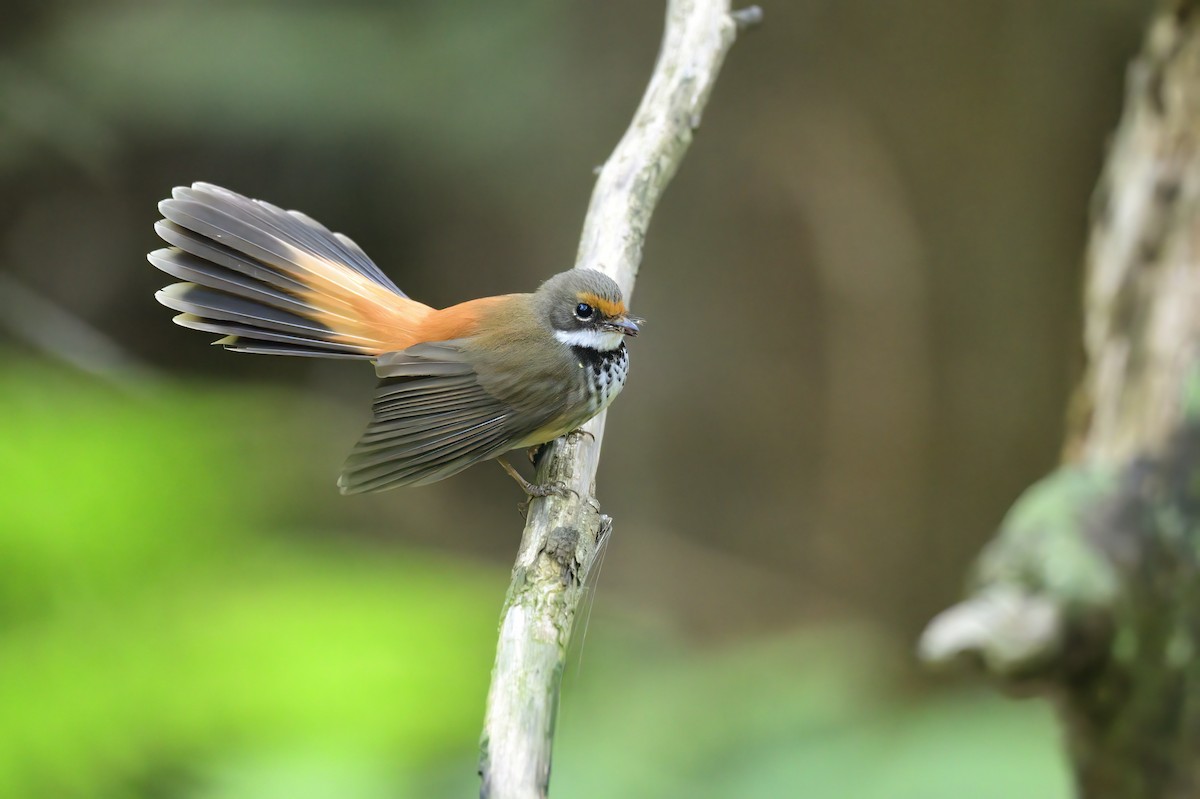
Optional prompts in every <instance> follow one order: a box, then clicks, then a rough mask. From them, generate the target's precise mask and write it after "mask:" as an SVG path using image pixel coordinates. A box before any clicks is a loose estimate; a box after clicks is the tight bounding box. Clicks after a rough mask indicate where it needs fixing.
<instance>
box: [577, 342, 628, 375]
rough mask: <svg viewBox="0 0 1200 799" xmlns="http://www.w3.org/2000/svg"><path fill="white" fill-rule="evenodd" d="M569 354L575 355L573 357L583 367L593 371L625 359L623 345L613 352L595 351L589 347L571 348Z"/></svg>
mask: <svg viewBox="0 0 1200 799" xmlns="http://www.w3.org/2000/svg"><path fill="white" fill-rule="evenodd" d="M571 352H573V353H575V357H576V358H578V359H579V362H580V363H582V364H583V365H584V366H587V367H590V368H591V369H592V370H594V371H599V370H602V369H606V368H608V366H609V365H610V364H612V363H614V362H616V361H619V360H621V359H623V358H624V357H625V344H624V342H622V344H621V346H619V347H617V348H616V349H615V350H596V349H592V348H591V347H580V346H574V347H571Z"/></svg>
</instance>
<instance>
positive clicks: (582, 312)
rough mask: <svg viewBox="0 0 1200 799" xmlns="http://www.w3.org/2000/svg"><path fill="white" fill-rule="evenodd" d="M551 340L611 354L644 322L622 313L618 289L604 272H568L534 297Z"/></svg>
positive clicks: (619, 290)
mask: <svg viewBox="0 0 1200 799" xmlns="http://www.w3.org/2000/svg"><path fill="white" fill-rule="evenodd" d="M534 301H535V303H536V305H537V308H538V312H539V313H540V314H541V315H542V318H544V319H546V320H547V321H548V323H549V325H550V329H551V330H553V331H554V337H555V338H557V339H558V340H559V341H561V342H562V343H564V344H568V345H570V346H572V347H586V348H588V349H592V350H598V351H600V352H610V351H612V350H615V349H617V348H618V347H620V346H621V344H622V342H623V341H624V339H625V337H626V336H636V335H637V334H638V325H639V324H640V323H641V322H642V321H643V320H641V319H638V318H637V317H635V316H630V315H629V313H628V312H627V311H626V310H625V300H624V298H623V297H622V296H621V287H620V286H618V285H617V284H616V281H614V280H613V279H612V278H610V277H609V276H608V275H606V274H604V273H603V272H597V271H596V270H594V269H570V270H568V271H566V272H562V273H561V274H557V275H555V276H554V277H552V278H550V279H549V280H547V281H546V282H545V283H543V284H542V285H541V286H540V287H539V288H538V290H537V293H536V294H535V295H534Z"/></svg>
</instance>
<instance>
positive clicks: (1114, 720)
mask: <svg viewBox="0 0 1200 799" xmlns="http://www.w3.org/2000/svg"><path fill="white" fill-rule="evenodd" d="M1086 281H1087V282H1086V287H1085V304H1084V313H1085V331H1084V334H1085V342H1086V350H1087V357H1088V365H1087V371H1086V374H1085V377H1084V380H1083V382H1082V385H1081V387H1080V389H1079V392H1078V395H1077V397H1076V399H1075V402H1074V403H1073V407H1072V408H1071V412H1070V419H1069V421H1070V430H1069V433H1068V437H1067V442H1066V446H1065V459H1064V465H1063V466H1062V467H1061V468H1060V469H1059V470H1058V471H1056V472H1055V473H1053V474H1052V475H1050V476H1049V477H1047V478H1046V479H1044V480H1042V481H1041V482H1039V483H1038V484H1036V485H1035V486H1033V487H1032V488H1031V489H1029V491H1028V492H1026V494H1025V495H1024V496H1023V497H1021V499H1020V500H1018V502H1017V503H1016V505H1015V506H1014V507H1013V509H1012V511H1011V512H1010V513H1009V515H1008V517H1007V519H1006V520H1005V522H1004V524H1003V526H1002V528H1001V530H1000V532H999V534H998V535H997V537H996V539H995V540H994V541H993V542H992V543H991V544H990V545H989V546H988V548H987V549H986V550H985V551H984V553H983V555H982V556H981V557H980V560H979V563H978V564H977V567H976V572H975V576H974V579H973V582H972V587H971V592H970V596H969V597H968V599H966V600H965V601H963V602H962V603H960V604H958V605H956V606H954V607H953V608H950V609H949V610H947V611H945V612H944V613H942V614H941V615H939V616H938V617H937V618H936V619H934V621H933V622H931V623H930V625H929V628H928V629H927V630H926V632H925V634H924V636H923V638H922V641H921V650H922V655H923V656H924V657H925V659H926V660H928V661H930V662H933V663H935V664H949V663H962V662H970V663H974V664H978V665H980V666H982V667H983V669H984V670H985V671H986V672H987V673H988V674H989V675H991V676H992V677H993V678H995V679H996V680H998V681H999V682H1001V683H1002V684H1003V685H1005V686H1006V687H1010V688H1015V689H1019V690H1022V691H1032V692H1036V693H1039V694H1042V695H1044V696H1046V697H1048V698H1050V699H1051V700H1052V701H1053V702H1054V703H1055V706H1056V707H1057V709H1058V710H1059V715H1060V718H1061V719H1062V722H1063V725H1064V727H1065V729H1066V733H1067V735H1066V737H1067V742H1068V750H1069V756H1070V758H1071V761H1072V764H1073V767H1074V771H1075V774H1076V784H1077V790H1078V794H1079V796H1081V797H1088V799H1101V798H1103V799H1133V798H1134V797H1153V798H1154V799H1167V798H1168V797H1169V798H1170V799H1178V798H1181V797H1200V0H1171V1H1170V2H1165V3H1163V4H1162V5H1161V7H1160V8H1159V10H1158V12H1157V13H1156V14H1155V16H1154V18H1153V20H1152V21H1151V25H1150V28H1149V30H1148V33H1147V36H1146V41H1145V44H1144V46H1143V49H1142V52H1141V54H1140V55H1139V56H1138V58H1137V59H1136V60H1135V61H1134V63H1133V64H1132V65H1131V67H1130V70H1129V77H1128V85H1127V89H1126V100H1125V110H1124V113H1123V116H1122V119H1121V122H1120V125H1119V128H1118V130H1117V132H1116V134H1115V137H1114V140H1113V143H1112V148H1111V151H1110V153H1109V156H1108V161H1107V164H1106V167H1105V171H1104V174H1103V176H1102V177H1101V180H1100V184H1099V186H1098V188H1097V191H1096V196H1095V200H1094V204H1093V208H1092V228H1091V234H1090V240H1089V244H1088V250H1087V277H1086Z"/></svg>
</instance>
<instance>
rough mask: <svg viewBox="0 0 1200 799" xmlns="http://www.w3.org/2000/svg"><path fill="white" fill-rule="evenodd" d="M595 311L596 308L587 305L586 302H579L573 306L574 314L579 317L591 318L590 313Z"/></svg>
mask: <svg viewBox="0 0 1200 799" xmlns="http://www.w3.org/2000/svg"><path fill="white" fill-rule="evenodd" d="M595 312H596V309H595V308H593V307H592V306H590V305H588V304H587V303H586V302H581V303H579V304H578V305H576V306H575V315H576V316H577V317H579V318H580V319H591V318H592V314H594V313H595Z"/></svg>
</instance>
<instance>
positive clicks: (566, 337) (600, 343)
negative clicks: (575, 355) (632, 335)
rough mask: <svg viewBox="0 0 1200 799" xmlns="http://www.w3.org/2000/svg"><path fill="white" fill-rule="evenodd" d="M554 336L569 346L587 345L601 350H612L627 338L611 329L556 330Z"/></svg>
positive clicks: (588, 347)
mask: <svg viewBox="0 0 1200 799" xmlns="http://www.w3.org/2000/svg"><path fill="white" fill-rule="evenodd" d="M554 337H555V338H556V339H558V340H559V341H561V342H562V343H563V344H566V345H567V346H568V347H586V348H587V349H589V350H597V351H599V352H612V351H613V350H615V349H616V348H617V347H620V346H621V341H622V340H623V339H624V338H625V336H624V335H623V334H621V333H614V332H612V331H610V330H555V331H554Z"/></svg>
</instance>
